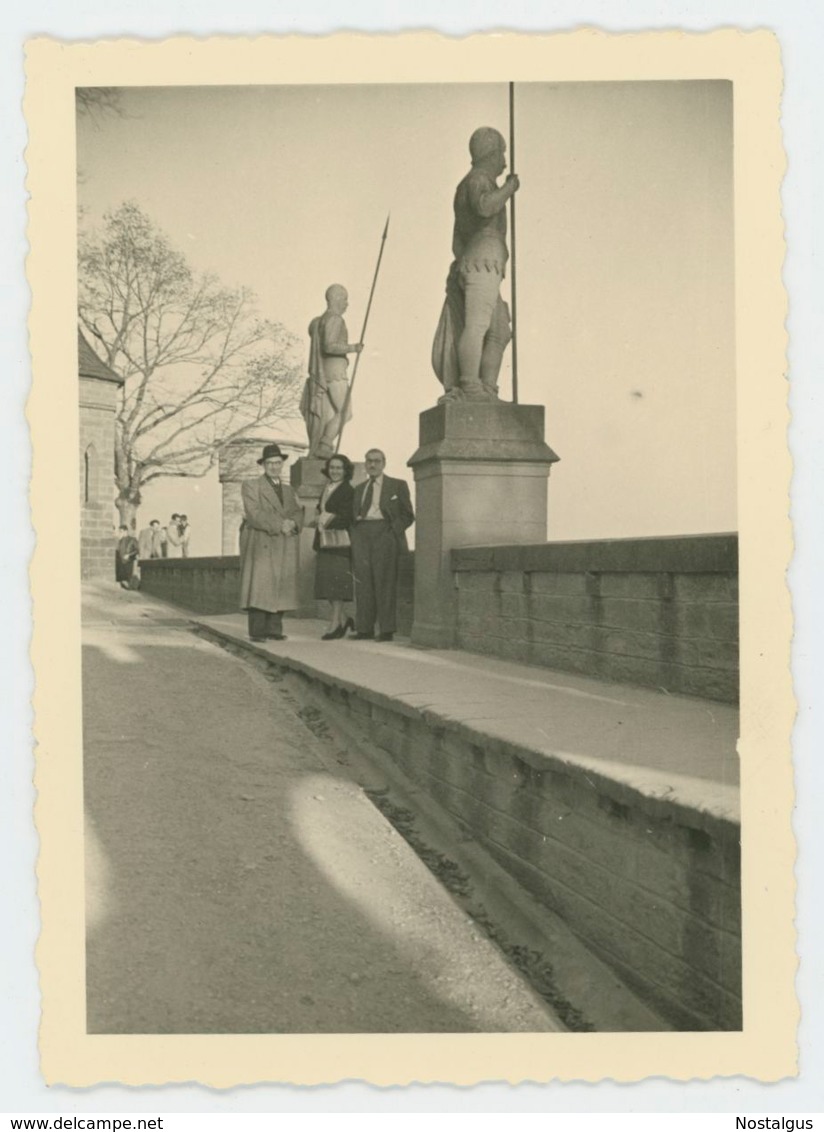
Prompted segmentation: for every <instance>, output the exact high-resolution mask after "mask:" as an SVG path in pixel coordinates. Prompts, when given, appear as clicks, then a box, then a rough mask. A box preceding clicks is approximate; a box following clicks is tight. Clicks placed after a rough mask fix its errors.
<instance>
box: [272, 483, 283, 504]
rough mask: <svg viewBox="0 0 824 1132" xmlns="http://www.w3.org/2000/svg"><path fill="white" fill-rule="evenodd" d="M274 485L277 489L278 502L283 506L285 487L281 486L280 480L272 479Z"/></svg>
mask: <svg viewBox="0 0 824 1132" xmlns="http://www.w3.org/2000/svg"><path fill="white" fill-rule="evenodd" d="M272 487H273V488H274V489H275V495H276V496H277V497H278V502H279V503H280V505H281V506H283V488H282V487H281V486H280V480H272Z"/></svg>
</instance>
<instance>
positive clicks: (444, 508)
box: [408, 401, 558, 648]
mask: <svg viewBox="0 0 824 1132" xmlns="http://www.w3.org/2000/svg"><path fill="white" fill-rule="evenodd" d="M557 460H558V456H556V454H555V453H554V452H553V451H552V449H551V448H550V447H549V446H548V445H547V444H546V443H545V442H544V409H543V406H542V405H512V404H509V403H506V402H492V403H486V402H471V401H462V402H461V401H456V402H451V403H445V404H441V405H438V406H436V407H435V408H434V409H427V410H426V412H423V413H421V415H420V446H419V447H418V450H417V451H416V452H415V454H414V455H413V456H412V457H411V459H410V460H409V462H408V463H409V466H410V467H411V468H412V469H413V471H414V475H415V494H416V511H417V522H416V526H415V620H414V624H413V627H412V642H413V644H418V645H427V646H430V647H440V648H449V647H451V646H452V645H454V644H455V593H454V579H453V576H452V571H451V569H450V562H449V554H450V551H451V550H452V549H453V548H454V547H459V546H496V545H497V546H500V545H505V544H507V543H510V544H511V543H540V542H545V541H546V537H547V481H548V477H549V470H550V467H551V466H552V464H553V463H555V462H556V461H557Z"/></svg>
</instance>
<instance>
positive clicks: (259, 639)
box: [249, 637, 266, 645]
mask: <svg viewBox="0 0 824 1132" xmlns="http://www.w3.org/2000/svg"><path fill="white" fill-rule="evenodd" d="M249 640H250V641H254V642H255V644H256V645H265V644H266V637H250V638H249Z"/></svg>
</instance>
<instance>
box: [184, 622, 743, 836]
mask: <svg viewBox="0 0 824 1132" xmlns="http://www.w3.org/2000/svg"><path fill="white" fill-rule="evenodd" d="M191 616H192V617H193V619H195V620H197V621H198V622H200V623H201V624H203V625H205V626H207V627H209V628H210V629H212V630H215V631H217V632H219V633H220V634H221V635H223V636H224V637H226V638H227V639H229V640H233V641H236V642H238V643H240V644H243V645H244V646H245V647H247V648H248V649H250V650H251V651H255V652H259V653H261V654H263V655H270V656H273V657H277V658H279V659H282V660H284V661H286V662H287V663H288V664H289V665H290V666H292V667H295V668H298V669H304V670H307V671H311V672H314V673H321V674H323V675H324V676H326V677H328V678H330V679H332V680H334V681H335V682H336V683H340V684H342V685H343V686H348V687H350V688H355V689H360V690H362V691H365V692H366V693H367V694H369V693H372V694H375V693H376V694H378V695H383V696H387V697H390V698H391V699H392V700H394V701H396V702H400V703H403V704H407V705H408V706H409V707H410V708H414V709H416V710H418V711H421V712H425V713H427V714H428V715H430V716H432V717H439V718H441V719H444V720H447V721H455V722H458V723H460V724H463V725H465V726H466V727H469V728H471V729H472V730H473V731H475V732H477V733H478V734H480V735H488V736H490V737H493V738H495V739H502V740H504V741H507V742H510V743H514V744H517V745H518V746H522V747H526V748H527V749H529V750H532V751H537V752H539V753H544V754H547V755H551V756H553V757H555V758H558V759H560V760H562V761H563V762H567V763H571V764H575V765H576V766H579V767H582V768H584V769H591V770H593V771H598V772H600V773H603V774H605V775H607V776H608V777H610V778H612V779H614V780H616V781H618V782H621V783H623V784H625V785H627V786H629V787H631V788H633V789H635V790H638V791H639V792H641V793H642V794H644V795H647V796H650V797H654V798H662V799H666V800H667V801H669V802H678V803H681V804H683V805H685V806H688V807H690V808H691V809H697V810H699V811H702V812H706V813H710V814H713V815H714V816H718V817H723V818H728V819H731V820H733V821H737V820H738V817H739V792H738V769H739V768H738V755H737V752H736V742H737V737H738V712H737V710H736V709H735V708H733V707H731V706H729V705H726V704H720V703H712V702H710V701H706V700H698V699H693V698H690V697H687V696H677V695H671V694H668V693H666V692H656V691H652V690H645V689H639V688H633V687H629V686H627V685H621V684H612V683H605V682H603V681H599V680H591V679H588V678H586V677H580V676H574V675H566V674H564V673H561V672H557V671H550V670H547V669H541V668H536V667H532V666H529V665H522V664H515V663H512V662H510V661H505V660H498V659H496V658H490V657H483V656H476V655H473V654H471V653H467V652H458V651H450V650H437V649H419V648H414V647H412V646H411V645H410V644H409V642H408V641H403V640H400V641H399V640H398V639H397V638H396V640H395V641H394V642H393V643H391V644H380V643H378V642H375V641H353V640H344V639H342V640H339V641H328V642H324V641H321V640H320V639H319V638H320V635H321V633H322V632H323V629H324V626H323V624H322V623H321V622H315V621H308V620H299V619H287V621H286V633H287V634H288V640H286V641H283V642H276V641H271V642H268V643H266V644H265V645H262V644H252V643H251V642H249V640H248V637H247V631H246V619H245V617H244V616H243V615H242V614H227V615H224V616H219V617H204V616H199V615H191Z"/></svg>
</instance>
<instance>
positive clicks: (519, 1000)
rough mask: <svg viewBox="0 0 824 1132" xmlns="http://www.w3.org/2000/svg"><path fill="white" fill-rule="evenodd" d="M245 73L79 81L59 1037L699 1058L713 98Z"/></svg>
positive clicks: (727, 265)
mask: <svg viewBox="0 0 824 1132" xmlns="http://www.w3.org/2000/svg"><path fill="white" fill-rule="evenodd" d="M277 79H278V76H277V71H276V69H273V75H272V81H270V82H261V81H259V74H258V72H255V73H254V76H252V75H250V80H249V81H243V80H242V79H240V80H239V79H238V78H237V76H236V75H233V76H232V80H231V81H226V80H225V79H224V78H223V77H222V76H221V75H220V74H219V73H215V74H214V75H213V76H212V77H211V81H209V82H205V81H202V80H200V81H197V82H190V81H187V80H185V75H184V77H183V79H181V80H180V81H176V82H174V83H172V82H169V81H168V80H167V81H165V82H164V81H158V82H148V81H147V82H143V83H135V82H134V81H130V82H122V83H117V82H114V83H113V82H112V81H108V80H107V81H106V82H105V83H103V82H95V83H91V82H81V81H78V82H76V84H75V89H74V98H75V106H74V123H75V137H74V142H73V145H74V159H75V168H76V221H75V220H74V219H73V221H72V237H73V241H74V243H73V247H74V263H73V269H74V270H75V273H76V291H75V297H76V341H77V354H76V371H75V375H74V376H76V380H77V394H78V397H77V406H78V408H77V414H78V415H77V442H76V451H77V460H78V465H77V466H78V480H79V497H78V498H77V499H76V500H75V503H74V504H73V505H74V506H76V507H77V512H76V527H77V536H78V541H77V549H78V557H79V566H78V578H79V590H80V594H79V602H78V605H79V616H80V633H81V639H82V669H81V686H82V777H81V781H80V782H78V784H77V785H78V790H80V789H81V788H82V845H83V859H84V861H83V863H84V876H85V880H84V913H83V925H82V931H83V971H82V978H83V986H82V1001H83V1014H84V1033H85V1034H86V1035H87V1036H137V1035H144V1036H175V1035H203V1036H206V1035H213V1036H215V1035H217V1036H232V1035H261V1036H262V1035H341V1036H343V1035H403V1034H406V1035H455V1036H461V1035H516V1034H521V1035H559V1036H560V1035H565V1034H575V1035H587V1034H598V1035H626V1036H629V1035H639V1034H645V1035H649V1036H650V1038H651V1039H652V1044H651V1046H650V1047H649V1048H653V1047H654V1045H655V1043H659V1042H666V1040H667V1038H668V1036H671V1035H675V1034H682V1035H683V1034H693V1035H697V1034H706V1035H712V1034H740V1033H741V1032H742V1031H743V1030H744V1025H745V1012H744V1007H743V997H744V996H743V988H742V957H743V954H744V951H743V949H742V867H741V865H742V862H741V853H742V840H743V841H744V843H745V844H746V839H747V831H746V828H743V827H742V807H741V802H740V790H739V784H740V768H739V763H740V758H741V751H742V749H743V748H742V747H741V745H740V742H739V740H740V737H741V725H740V720H739V690H740V680H739V669H740V667H741V665H740V648H739V639H740V631H741V622H740V618H739V526H740V520H741V509H740V502H739V501H740V488H741V482H740V480H741V468H742V463H741V452H740V450H739V436H740V422H739V412H740V405H739V397H740V391H741V388H742V386H741V381H742V378H741V372H740V357H737V351H736V334H737V319H738V318H739V310H740V306H739V310H737V285H738V283H739V281H738V280H737V278H736V252H737V248H736V223H737V216H736V195H735V187H736V186H735V157H736V127H735V121H736V120H735V113H736V103H735V98H736V91H735V84H734V83H733V82H732V81H731V80H730V79H729V78H726V77H723V76H721V77H716V76H715V75H713V74H712V73H710V74H709V75H708V74H706V73H704V71H701V70H697V71H696V77H684V76H683V75H679V76H678V77H673V78H666V77H655V78H644V77H638V78H612V77H607V76H603V77H600V78H597V79H596V78H591V79H589V80H578V81H571V80H565V81H555V80H554V79H552V77H551V75H548V76H547V77H546V79H544V80H540V79H536V78H535V77H534V73H533V72H530V75H529V77H528V78H521V77H520V76H519V74H518V72H517V68H512V69H511V74H510V76H509V77H508V78H507V77H504V78H502V79H500V80H499V79H498V77H497V76H494V77H490V78H489V79H488V80H487V81H481V80H480V79H478V78H477V77H473V78H472V79H467V80H462V81H431V80H424V79H422V80H421V81H409V80H408V79H404V80H403V81H397V82H392V81H386V80H385V79H382V80H381V81H365V80H364V81H358V79H357V77H356V76H353V78H352V80H351V81H347V82H340V81H316V80H314V79H312V81H309V79H307V81H297V82H296V81H294V80H290V81H289V82H280V81H277ZM738 302H739V304H740V293H739V295H738ZM63 317H66V318H67V317H68V312H64V315H63ZM744 945H746V936H745V937H744ZM654 1035H658V1037H654Z"/></svg>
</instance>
